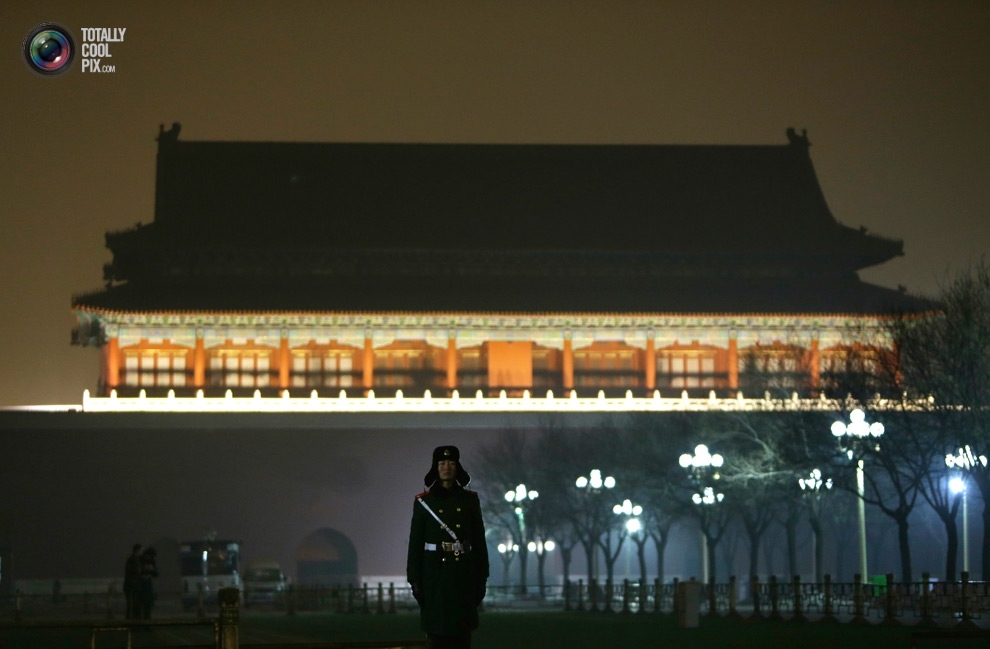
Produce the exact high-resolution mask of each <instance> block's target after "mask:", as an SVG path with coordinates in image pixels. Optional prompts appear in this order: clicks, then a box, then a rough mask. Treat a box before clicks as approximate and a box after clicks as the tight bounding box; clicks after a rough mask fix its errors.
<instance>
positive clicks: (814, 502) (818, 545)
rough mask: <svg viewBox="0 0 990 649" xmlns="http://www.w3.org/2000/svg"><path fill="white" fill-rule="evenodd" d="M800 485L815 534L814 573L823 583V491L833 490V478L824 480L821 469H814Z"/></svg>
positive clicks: (818, 580)
mask: <svg viewBox="0 0 990 649" xmlns="http://www.w3.org/2000/svg"><path fill="white" fill-rule="evenodd" d="M798 485H800V487H801V491H802V492H804V494H805V495H806V496H807V498H808V510H809V516H808V519H809V521H810V522H811V529H812V531H813V532H814V537H813V539H814V544H815V548H814V560H815V566H814V572H815V583H818V584H820V583H822V553H823V550H824V544H823V543H822V536H823V532H824V531H823V530H822V489H823V488H824V489H825V493H828V490H829V489H831V488H832V485H833V483H832V478H825V479H822V472H821V471H820V470H819V469H812V470H811V473H810V474H809V475H808V477H807V478H798Z"/></svg>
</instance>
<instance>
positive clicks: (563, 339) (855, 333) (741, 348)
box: [73, 126, 925, 396]
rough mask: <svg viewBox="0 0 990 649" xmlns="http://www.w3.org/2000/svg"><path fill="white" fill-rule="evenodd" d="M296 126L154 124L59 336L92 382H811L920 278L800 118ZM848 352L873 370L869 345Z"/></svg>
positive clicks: (445, 390) (615, 386) (612, 391)
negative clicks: (756, 128) (596, 128)
mask: <svg viewBox="0 0 990 649" xmlns="http://www.w3.org/2000/svg"><path fill="white" fill-rule="evenodd" d="M788 135H789V142H788V143H787V144H784V145H768V146H652V145H651V146H624V145H476V144H471V145H462V144H449V145H444V144H342V143H335V144H299V143H241V142H238V143H225V142H184V141H179V140H178V127H177V126H175V127H173V129H172V130H171V131H165V132H162V133H161V135H160V137H159V151H158V177H157V191H156V207H155V218H154V222H153V223H151V224H149V225H143V226H142V225H138V226H137V227H135V228H133V229H130V230H126V231H123V232H116V233H109V234H108V235H107V246H108V247H109V248H110V250H111V251H112V253H113V261H112V262H111V263H110V264H108V265H107V266H106V268H105V274H106V279H107V287H106V289H105V290H102V291H99V292H94V293H90V294H86V295H80V296H76V297H75V298H74V300H73V309H74V312H75V315H76V317H77V326H76V328H75V331H74V337H73V340H74V342H75V343H77V344H80V345H93V346H98V347H100V348H101V350H102V367H101V374H100V384H99V390H98V391H97V394H103V395H107V394H109V393H110V392H111V391H112V390H116V391H117V393H119V394H122V395H126V394H136V393H137V392H138V391H139V390H142V389H143V390H145V391H146V392H147V393H148V394H149V395H155V394H157V395H163V394H164V393H166V392H168V391H169V390H174V391H175V393H176V394H178V395H191V394H193V393H195V392H197V391H198V390H202V391H203V392H204V393H205V394H207V395H212V396H219V395H222V394H224V393H225V392H226V391H228V390H230V391H231V392H232V393H233V394H235V395H238V394H250V393H253V392H254V391H255V390H260V391H261V393H262V394H267V395H273V394H277V393H281V392H283V391H286V390H288V391H289V392H290V393H292V394H293V396H295V395H296V394H297V393H299V394H303V393H305V394H308V393H311V392H312V391H313V390H315V391H317V392H318V393H320V394H321V395H322V394H326V395H336V394H338V393H339V392H340V391H341V390H344V391H345V392H346V393H347V394H353V395H355V396H356V395H363V394H367V392H368V391H369V390H375V391H376V392H377V393H378V394H388V393H394V392H395V390H397V389H401V390H403V392H404V393H405V394H407V395H410V396H414V395H422V394H423V393H424V392H425V391H426V390H429V391H430V392H431V393H432V394H433V395H437V396H444V395H450V394H452V393H453V392H454V391H455V390H457V391H459V392H460V393H461V394H474V393H475V392H476V391H478V390H481V391H482V392H483V393H485V394H497V393H499V392H500V391H502V390H505V391H507V393H509V394H510V395H513V394H521V393H522V392H523V391H524V390H527V391H529V392H530V393H532V394H533V395H544V394H546V392H547V391H552V392H554V393H555V394H565V393H569V392H570V391H572V390H573V391H576V392H577V394H578V395H581V396H585V395H591V394H597V393H598V392H599V391H604V392H605V393H606V394H609V395H610V396H615V395H619V394H625V393H626V392H627V391H631V392H632V393H633V394H634V395H636V396H645V395H647V394H651V393H653V392H654V391H655V390H659V391H660V393H661V394H663V395H664V396H672V395H673V394H675V393H676V394H679V393H681V392H682V391H683V390H687V391H688V392H689V393H692V394H699V395H700V394H702V393H703V394H708V393H709V392H710V391H712V390H714V391H715V392H716V393H718V394H720V396H732V395H735V394H736V393H738V392H739V391H740V390H741V391H742V392H744V393H746V394H752V393H762V392H763V391H764V390H768V389H778V388H779V389H782V390H787V391H788V392H792V391H794V392H799V393H801V394H802V395H804V396H814V395H817V394H819V393H820V392H823V391H824V392H827V391H828V389H829V386H830V377H832V376H835V375H837V374H840V373H845V372H848V371H850V370H857V368H850V367H847V364H848V363H849V362H850V359H853V358H855V359H856V362H857V363H862V362H863V360H862V359H864V358H866V359H867V364H868V361H869V354H865V355H864V354H862V353H856V354H850V351H851V350H862V349H868V350H880V351H879V352H874V353H882V349H883V341H882V328H881V327H880V323H881V319H882V318H883V317H884V314H886V313H889V312H890V311H891V310H894V309H899V310H916V309H920V308H924V306H925V305H924V303H923V302H922V301H921V300H918V299H915V298H913V297H911V296H908V295H905V294H903V293H901V292H898V291H891V290H888V289H884V288H881V287H877V286H871V285H868V284H865V283H863V282H860V281H859V279H858V277H857V275H856V270H858V269H860V268H864V267H868V266H871V265H875V264H879V263H883V262H884V261H886V260H888V259H890V258H892V257H894V256H896V255H899V254H901V243H900V242H899V241H893V240H889V239H885V238H882V237H877V236H875V235H872V234H869V233H867V232H866V231H865V230H864V229H862V228H860V229H853V228H848V227H846V226H843V225H841V224H840V223H839V222H838V221H836V219H835V218H834V217H833V216H832V214H831V213H830V211H829V209H828V207H827V204H826V203H825V200H824V197H823V196H822V193H821V189H820V187H819V185H818V181H817V178H816V177H815V172H814V169H813V166H812V164H811V158H810V156H809V153H808V147H809V144H808V141H807V139H806V138H805V137H804V136H802V135H797V134H795V133H793V131H789V132H788ZM858 370H865V371H868V370H869V368H868V367H859V368H858Z"/></svg>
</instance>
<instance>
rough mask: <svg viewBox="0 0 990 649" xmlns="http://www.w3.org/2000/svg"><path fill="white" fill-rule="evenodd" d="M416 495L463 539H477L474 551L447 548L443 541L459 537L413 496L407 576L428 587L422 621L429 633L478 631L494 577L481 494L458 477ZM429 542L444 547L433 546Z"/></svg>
mask: <svg viewBox="0 0 990 649" xmlns="http://www.w3.org/2000/svg"><path fill="white" fill-rule="evenodd" d="M416 498H422V499H423V500H424V501H425V502H426V504H427V505H429V506H430V509H432V510H433V511H434V512H435V513H436V515H437V516H439V517H440V519H441V520H442V521H443V522H444V523H446V524H447V525H448V526H449V527H450V528H451V529H452V530H453V531H454V534H456V535H457V538H458V540H460V541H462V542H466V543H469V544H470V545H471V550H470V552H467V553H463V554H457V555H455V554H454V553H453V552H450V551H444V550H443V549H442V544H443V543H444V542H447V543H451V542H453V541H454V539H453V538H452V537H451V536H450V534H448V533H447V532H446V531H444V529H443V528H441V527H440V523H438V522H437V521H436V519H434V518H433V516H431V515H430V513H429V512H428V511H426V509H425V508H424V507H423V506H422V505H421V504H420V503H419V502H417V501H413V516H412V525H411V527H410V530H409V556H408V560H407V562H406V576H407V578H408V580H409V583H410V584H418V585H419V587H420V590H421V591H422V601H421V602H420V626H421V628H422V629H423V631H425V632H426V633H430V634H435V635H444V636H454V635H461V634H464V633H468V632H470V631H473V630H474V629H476V628H477V627H478V604H480V603H481V599H482V598H483V597H484V593H485V590H484V589H485V582H486V581H487V580H488V547H487V546H486V545H485V524H484V522H483V521H482V519H481V503H480V501H479V500H478V494H477V493H476V492H474V491H469V490H467V489H463V488H462V487H461V486H460V485H458V484H457V483H454V486H453V487H451V488H450V489H445V488H444V487H442V486H441V485H440V483H439V482H437V483H436V484H434V486H433V487H432V488H431V489H430V490H429V491H425V492H423V493H421V494H419V495H418V496H416ZM427 543H429V544H433V545H436V546H437V548H438V549H437V550H427V549H426V548H425V546H426V544H427Z"/></svg>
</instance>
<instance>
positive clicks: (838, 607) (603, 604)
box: [0, 574, 990, 626]
mask: <svg viewBox="0 0 990 649" xmlns="http://www.w3.org/2000/svg"><path fill="white" fill-rule="evenodd" d="M684 583H687V582H679V581H678V580H676V579H675V580H674V581H673V582H669V583H660V582H659V581H654V582H652V583H638V582H631V581H629V580H624V581H622V582H621V583H614V584H613V583H612V582H611V581H608V580H606V581H605V582H604V583H599V582H597V581H596V580H594V579H592V580H591V581H590V582H588V583H585V582H584V581H583V580H579V581H577V582H570V583H567V584H564V585H553V586H545V587H542V588H539V587H529V588H525V589H524V588H521V587H520V586H489V588H488V595H487V597H486V598H485V600H484V603H483V605H482V607H483V610H489V611H512V610H534V609H541V610H566V611H575V612H587V613H596V612H603V613H622V614H633V613H635V614H646V613H657V614H674V613H677V612H678V610H679V609H680V608H682V607H683V606H684V605H685V604H684V601H683V597H682V596H680V595H679V592H680V591H681V589H680V588H679V586H680V585H681V584H684ZM698 587H699V588H700V591H701V597H700V608H699V611H698V612H699V614H700V615H703V616H705V615H707V616H725V617H737V616H738V617H747V618H753V619H757V618H765V619H796V620H809V621H826V622H830V621H835V622H849V623H863V624H870V623H895V622H900V623H911V624H913V623H920V624H931V625H933V626H947V625H951V624H955V623H962V624H976V623H977V622H978V621H983V622H990V583H987V582H971V581H969V580H968V577H967V575H965V574H964V575H963V579H962V580H961V581H958V582H931V581H930V580H929V579H928V578H927V575H926V576H924V577H923V579H922V581H920V582H913V583H897V582H896V581H895V580H894V578H893V575H887V576H886V579H885V580H883V581H882V583H867V584H863V583H859V582H858V581H856V582H853V583H833V582H832V581H831V580H830V579H829V577H828V576H826V577H825V580H824V581H823V582H822V583H806V582H801V581H800V579H798V578H796V577H795V578H794V579H792V580H790V581H786V580H778V579H777V578H775V577H770V579H769V580H765V581H760V580H759V579H757V578H753V579H751V580H749V581H748V582H740V581H738V580H736V578H734V577H733V578H730V580H729V582H728V583H709V584H698ZM124 609H125V602H124V597H123V595H122V594H121V593H120V592H117V591H114V590H112V589H110V590H108V591H107V592H104V593H81V594H70V595H61V596H59V597H56V598H53V597H52V595H31V594H23V593H17V594H16V595H14V596H11V597H7V598H3V599H0V621H4V622H18V621H32V620H46V619H66V618H78V619H100V620H115V619H117V620H120V619H123V618H124ZM215 610H216V605H215V604H214V605H213V606H212V608H211V606H210V605H209V604H206V603H203V602H201V603H200V604H199V605H198V606H195V607H193V608H192V609H187V608H183V606H182V604H181V602H180V598H179V596H178V595H169V594H165V595H161V596H160V597H159V598H158V601H157V603H156V607H155V617H168V618H173V619H178V618H182V617H190V618H202V617H206V616H209V615H212V614H214V613H212V611H215ZM255 610H261V611H267V612H272V611H276V612H283V613H285V614H287V615H293V614H295V613H296V612H303V611H313V612H326V613H340V614H388V613H398V612H411V611H416V610H418V606H417V604H416V601H415V599H414V598H413V596H412V593H411V591H410V589H409V587H408V585H406V584H377V585H361V586H358V585H327V586H298V585H293V586H291V587H290V588H289V589H288V590H287V591H286V593H285V594H284V596H283V597H282V598H280V599H278V600H276V601H274V602H271V603H266V604H255V605H254V606H252V608H250V609H244V610H242V611H241V613H242V614H245V615H250V614H251V612H253V611H255Z"/></svg>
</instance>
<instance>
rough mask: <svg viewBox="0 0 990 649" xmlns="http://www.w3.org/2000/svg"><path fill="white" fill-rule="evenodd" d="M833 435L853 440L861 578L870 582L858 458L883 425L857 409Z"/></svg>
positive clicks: (851, 455) (863, 487) (850, 451)
mask: <svg viewBox="0 0 990 649" xmlns="http://www.w3.org/2000/svg"><path fill="white" fill-rule="evenodd" d="M832 435H834V436H835V437H836V439H841V438H843V437H846V438H847V439H849V440H851V442H852V448H850V449H848V450H847V451H846V456H847V457H848V458H849V459H850V460H852V459H855V460H856V493H857V494H858V496H859V499H858V508H857V514H858V520H859V578H860V581H862V583H864V584H865V583H867V581H869V575H868V573H867V563H866V500H865V498H866V493H865V492H866V476H865V473H864V471H863V458H862V457H858V458H857V457H856V455H857V454H858V453H856V451H858V450H859V447H860V445H861V444H862V443H863V441H864V440H866V439H868V438H870V437H873V438H875V439H879V438H880V437H881V436H882V435H883V424H881V423H880V422H874V423H872V424H868V423H866V413H864V412H863V411H862V410H860V409H859V408H856V409H855V410H853V411H852V412H850V413H849V424H844V423H843V422H841V421H836V422H834V423H833V424H832Z"/></svg>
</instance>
